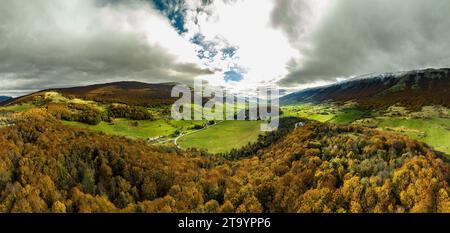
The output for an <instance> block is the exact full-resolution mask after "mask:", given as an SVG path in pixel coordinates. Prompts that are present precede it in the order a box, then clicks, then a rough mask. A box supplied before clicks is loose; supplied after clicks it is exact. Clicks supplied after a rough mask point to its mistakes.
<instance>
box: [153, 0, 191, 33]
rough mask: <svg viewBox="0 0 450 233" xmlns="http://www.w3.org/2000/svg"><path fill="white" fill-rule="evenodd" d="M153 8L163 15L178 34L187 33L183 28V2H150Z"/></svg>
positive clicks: (164, 0) (161, 0) (157, 0)
mask: <svg viewBox="0 0 450 233" xmlns="http://www.w3.org/2000/svg"><path fill="white" fill-rule="evenodd" d="M152 2H153V4H154V6H155V8H156V9H157V10H159V11H160V12H161V13H162V14H164V15H165V16H166V17H167V18H168V19H169V20H170V23H171V24H172V26H173V27H174V28H175V29H176V30H177V31H178V33H184V32H187V29H186V28H185V27H184V19H185V16H186V9H185V7H184V0H152Z"/></svg>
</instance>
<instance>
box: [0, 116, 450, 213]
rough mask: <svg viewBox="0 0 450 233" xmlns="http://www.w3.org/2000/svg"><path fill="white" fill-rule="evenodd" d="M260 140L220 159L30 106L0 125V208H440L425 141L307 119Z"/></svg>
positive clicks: (438, 174) (444, 192)
mask: <svg viewBox="0 0 450 233" xmlns="http://www.w3.org/2000/svg"><path fill="white" fill-rule="evenodd" d="M261 140H265V141H264V142H267V140H273V142H272V143H271V145H267V146H261V147H257V146H250V145H249V146H248V147H246V148H244V149H243V151H242V152H239V151H234V152H233V154H232V158H233V159H230V158H227V156H217V155H216V156H213V155H209V154H207V153H204V152H199V151H195V150H192V151H182V150H178V149H176V148H171V147H156V146H152V145H148V144H147V143H146V142H144V141H139V140H130V139H127V138H123V137H115V136H108V135H105V134H102V133H96V132H92V131H88V130H86V129H80V128H76V127H71V126H65V125H62V124H61V123H60V122H59V121H58V120H57V119H56V118H54V117H53V115H52V114H50V113H49V112H48V110H46V109H32V110H29V111H27V112H24V113H22V114H20V115H19V116H17V119H16V120H15V125H14V126H11V127H6V128H2V129H0V190H1V194H0V212H43V213H45V212H59V213H66V212H67V213H69V212H70V213H72V212H75V213H78V212H83V213H91V212H307V213H309V212H343V213H345V212H352V213H359V212H447V213H448V212H450V199H449V191H450V190H449V186H448V182H449V179H450V177H449V174H450V173H449V170H450V166H449V164H448V163H447V162H445V161H443V160H442V158H441V157H440V156H439V155H438V154H436V152H434V151H433V150H432V149H430V148H429V147H428V146H427V145H425V144H423V143H420V142H416V141H412V140H409V139H407V138H405V137H401V136H397V135H393V134H389V133H385V132H380V131H376V130H372V129H366V128H363V127H361V126H353V125H350V126H337V125H332V124H322V123H317V122H310V123H308V124H306V125H305V126H304V127H300V128H298V129H295V130H293V131H292V132H290V133H288V134H287V135H285V136H283V137H271V138H269V139H268V138H265V139H261ZM264 145H266V144H264ZM255 148H256V149H255ZM248 151H251V153H247V152H248Z"/></svg>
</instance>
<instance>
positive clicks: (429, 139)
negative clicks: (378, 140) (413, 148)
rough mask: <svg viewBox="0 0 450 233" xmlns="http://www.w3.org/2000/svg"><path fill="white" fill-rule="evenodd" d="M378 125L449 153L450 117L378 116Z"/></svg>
mask: <svg viewBox="0 0 450 233" xmlns="http://www.w3.org/2000/svg"><path fill="white" fill-rule="evenodd" d="M377 120H378V121H379V124H378V127H380V128H382V129H386V130H390V131H394V132H397V133H400V134H403V135H406V136H408V137H410V138H412V139H416V140H418V141H422V142H425V143H427V144H429V145H430V146H432V147H434V148H435V149H436V150H438V151H442V152H444V153H446V154H448V155H450V119H445V118H430V119H401V118H378V119H377Z"/></svg>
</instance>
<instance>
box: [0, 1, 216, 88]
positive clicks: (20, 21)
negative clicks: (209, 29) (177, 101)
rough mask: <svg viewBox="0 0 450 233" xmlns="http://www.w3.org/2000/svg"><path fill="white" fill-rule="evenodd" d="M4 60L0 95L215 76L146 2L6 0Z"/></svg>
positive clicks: (0, 29)
mask: <svg viewBox="0 0 450 233" xmlns="http://www.w3.org/2000/svg"><path fill="white" fill-rule="evenodd" d="M0 54H2V56H1V57H0V80H1V81H2V85H1V86H0V92H7V90H11V89H23V90H27V89H43V88H48V87H55V86H71V85H84V84H89V83H101V82H107V81H118V80H138V81H147V82H165V81H181V82H186V81H189V80H192V78H193V77H196V76H198V75H203V74H205V73H209V72H208V71H206V70H204V69H202V67H201V63H200V61H199V59H198V58H197V56H196V53H195V47H194V45H192V44H191V43H190V42H189V41H187V40H185V39H184V38H182V37H180V35H179V34H178V33H177V32H176V31H175V29H173V28H172V27H171V25H170V22H169V21H168V19H167V18H165V17H163V16H161V15H160V14H159V13H158V12H157V11H156V10H154V9H153V8H151V7H150V5H149V4H147V3H144V2H139V1H127V2H126V4H125V3H123V4H113V5H111V4H109V5H103V6H99V5H97V4H95V1H93V0H67V1H59V0H33V1H26V0H3V1H2V4H1V6H0Z"/></svg>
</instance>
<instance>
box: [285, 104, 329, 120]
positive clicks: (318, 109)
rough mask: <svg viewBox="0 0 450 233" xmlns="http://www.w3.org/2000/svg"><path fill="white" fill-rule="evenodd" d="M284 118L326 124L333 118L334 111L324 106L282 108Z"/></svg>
mask: <svg viewBox="0 0 450 233" xmlns="http://www.w3.org/2000/svg"><path fill="white" fill-rule="evenodd" d="M282 111H283V115H284V116H294V117H301V118H306V119H310V120H315V121H320V122H328V121H330V120H331V119H333V118H334V117H335V109H334V108H331V107H329V106H325V105H313V104H300V105H289V106H284V107H282Z"/></svg>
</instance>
